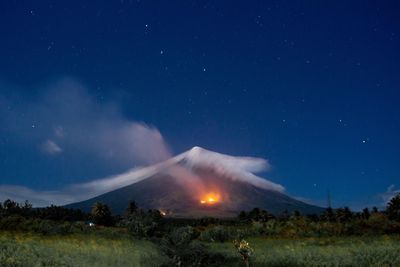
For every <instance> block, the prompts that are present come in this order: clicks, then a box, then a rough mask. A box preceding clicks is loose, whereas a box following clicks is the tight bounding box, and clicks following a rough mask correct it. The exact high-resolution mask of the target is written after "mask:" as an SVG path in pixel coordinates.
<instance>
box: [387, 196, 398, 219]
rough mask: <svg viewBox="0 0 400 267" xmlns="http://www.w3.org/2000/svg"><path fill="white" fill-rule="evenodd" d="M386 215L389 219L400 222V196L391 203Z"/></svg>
mask: <svg viewBox="0 0 400 267" xmlns="http://www.w3.org/2000/svg"><path fill="white" fill-rule="evenodd" d="M386 213H387V215H388V217H389V219H391V220H396V221H400V194H397V195H396V196H395V197H393V198H392V199H391V200H390V201H389V203H388V205H387V208H386Z"/></svg>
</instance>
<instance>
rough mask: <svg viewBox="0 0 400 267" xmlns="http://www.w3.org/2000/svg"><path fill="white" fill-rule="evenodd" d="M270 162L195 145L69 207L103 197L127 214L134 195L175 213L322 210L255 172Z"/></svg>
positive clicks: (141, 201)
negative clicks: (116, 186)
mask: <svg viewBox="0 0 400 267" xmlns="http://www.w3.org/2000/svg"><path fill="white" fill-rule="evenodd" d="M268 168H269V164H268V162H267V161H266V160H264V159H260V158H252V157H233V156H228V155H223V154H220V153H216V152H212V151H208V150H205V149H203V148H200V147H194V148H192V149H191V150H189V151H187V152H184V153H182V154H179V155H177V156H175V157H173V158H171V159H168V160H166V161H164V162H161V163H158V164H155V165H152V166H149V167H145V168H142V169H139V170H134V171H132V172H130V173H128V174H127V177H126V181H125V183H126V184H127V185H126V186H123V187H121V188H118V189H116V190H113V191H110V192H107V193H104V194H101V195H99V196H96V197H94V198H90V199H88V200H85V201H82V202H77V203H73V204H69V205H67V207H69V208H79V209H82V210H85V211H90V209H91V207H92V205H93V204H94V203H95V202H102V203H105V204H107V205H109V207H110V208H111V210H112V211H113V212H114V213H117V214H122V213H123V212H124V210H125V209H126V207H127V206H128V203H129V201H135V202H136V203H137V204H138V205H139V206H140V207H142V208H145V209H159V210H161V211H164V212H166V213H167V214H168V215H169V216H173V217H203V216H212V217H235V216H237V215H238V213H239V212H240V211H242V210H250V209H252V208H255V207H258V208H262V209H266V210H268V211H269V212H272V213H275V214H277V213H280V212H283V211H284V210H287V211H289V212H291V211H294V210H298V211H300V212H301V213H304V214H310V213H320V212H321V211H322V208H320V207H317V206H313V205H310V204H307V203H304V202H301V201H298V200H296V199H294V198H292V197H290V196H288V195H286V194H285V192H284V187H283V186H281V185H279V184H276V183H273V182H271V181H268V180H266V179H264V178H261V177H258V176H256V175H254V173H255V172H260V171H263V170H267V169H268ZM130 180H131V181H132V183H130V184H129V181H130Z"/></svg>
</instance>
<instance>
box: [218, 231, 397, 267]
mask: <svg viewBox="0 0 400 267" xmlns="http://www.w3.org/2000/svg"><path fill="white" fill-rule="evenodd" d="M248 241H249V243H250V245H251V246H252V247H253V248H254V250H255V254H254V257H253V259H251V261H250V266H282V267H283V266H360V267H361V266H362V267H364V266H379V267H381V266H400V237H399V236H380V237H341V238H307V239H305V238H304V239H266V238H253V239H249V240H248ZM211 248H212V250H213V251H216V252H220V253H222V254H224V255H225V256H226V257H227V259H228V262H229V263H228V262H227V266H242V265H241V264H238V262H237V260H236V259H237V254H236V252H235V251H234V250H233V249H232V244H231V243H227V242H226V243H213V244H212V245H211Z"/></svg>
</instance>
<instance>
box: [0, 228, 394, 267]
mask: <svg viewBox="0 0 400 267" xmlns="http://www.w3.org/2000/svg"><path fill="white" fill-rule="evenodd" d="M248 241H249V243H250V245H251V246H252V247H253V248H254V250H255V254H254V256H253V257H252V258H251V261H250V266H400V237H399V236H380V237H342V238H302V239H274V238H251V239H249V240H248ZM204 244H206V245H207V246H208V249H209V251H212V252H213V253H221V254H222V255H224V258H225V261H224V262H225V265H221V266H243V265H242V262H241V260H240V258H239V256H238V254H237V252H236V251H235V249H234V247H233V244H232V243H231V242H225V243H217V242H216V243H208V242H207V243H206V242H205V243H204ZM166 263H168V259H167V258H166V257H165V256H163V254H162V253H161V252H160V250H159V249H158V247H157V246H156V245H155V244H153V243H151V242H148V241H142V240H132V239H130V238H129V237H128V236H127V235H118V236H101V235H98V234H96V233H92V234H73V235H63V236H42V235H38V234H28V233H10V232H0V266H160V265H162V264H166Z"/></svg>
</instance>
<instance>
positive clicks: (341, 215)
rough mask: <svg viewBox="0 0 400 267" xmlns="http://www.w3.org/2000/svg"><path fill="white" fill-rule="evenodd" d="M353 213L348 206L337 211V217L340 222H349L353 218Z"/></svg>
mask: <svg viewBox="0 0 400 267" xmlns="http://www.w3.org/2000/svg"><path fill="white" fill-rule="evenodd" d="M352 217H353V213H352V212H351V210H350V209H349V208H348V207H344V208H339V209H338V210H337V211H336V218H337V220H338V221H339V222H348V221H350V220H351V219H352Z"/></svg>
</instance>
